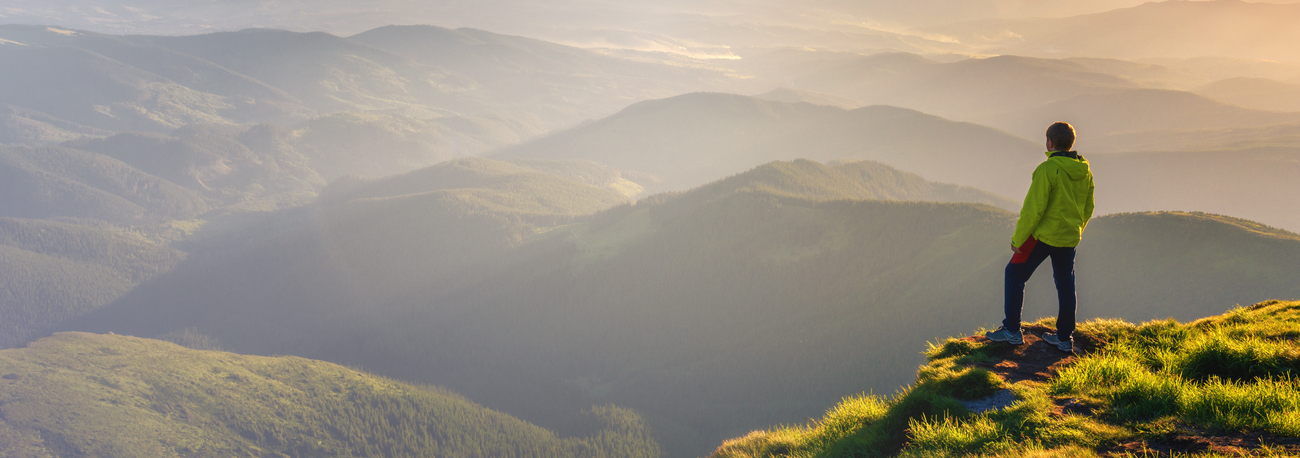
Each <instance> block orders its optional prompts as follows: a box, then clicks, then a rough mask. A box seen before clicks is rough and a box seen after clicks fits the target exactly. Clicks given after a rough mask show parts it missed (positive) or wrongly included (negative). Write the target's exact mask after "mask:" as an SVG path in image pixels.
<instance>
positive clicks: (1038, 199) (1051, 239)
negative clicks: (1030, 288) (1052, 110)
mask: <svg viewBox="0 0 1300 458" xmlns="http://www.w3.org/2000/svg"><path fill="white" fill-rule="evenodd" d="M1074 140H1075V130H1074V126H1071V125H1070V124H1069V123H1064V122H1058V123H1055V124H1052V125H1051V126H1050V127H1048V128H1047V153H1046V154H1047V160H1046V161H1044V162H1043V163H1042V164H1039V166H1038V168H1037V169H1035V170H1034V177H1033V183H1032V184H1030V185H1029V193H1028V194H1027V195H1026V196H1025V202H1024V205H1023V206H1022V207H1021V209H1020V219H1019V220H1018V221H1016V231H1015V233H1014V234H1013V235H1012V236H1011V251H1013V252H1014V253H1015V254H1014V255H1013V256H1012V257H1011V262H1009V263H1007V268H1006V280H1005V288H1006V291H1005V303H1004V304H1003V311H1004V312H1005V314H1006V318H1005V319H1003V320H1002V326H1001V327H999V328H998V329H997V330H995V331H993V332H989V333H987V334H985V337H988V338H989V340H992V341H995V342H1007V343H1011V344H1013V345H1020V344H1023V343H1024V337H1023V335H1022V334H1021V329H1020V312H1021V310H1022V309H1023V308H1024V302H1025V282H1026V281H1028V280H1029V277H1030V275H1033V273H1034V269H1037V268H1038V265H1039V264H1042V263H1043V261H1044V260H1046V259H1047V258H1051V259H1052V275H1053V277H1054V278H1055V280H1056V296H1057V299H1058V300H1059V301H1060V307H1061V308H1060V312H1059V314H1058V316H1057V318H1056V333H1055V334H1052V333H1045V334H1043V336H1042V338H1043V340H1044V341H1046V342H1047V343H1048V344H1051V345H1054V346H1055V347H1056V348H1058V349H1060V350H1062V351H1066V352H1070V353H1073V352H1074V338H1073V333H1074V326H1075V312H1076V308H1077V307H1078V305H1077V298H1076V295H1075V292H1074V251H1075V247H1077V246H1078V245H1079V241H1080V240H1081V239H1082V237H1083V230H1084V228H1086V227H1088V220H1089V219H1091V218H1092V210H1093V198H1092V193H1093V183H1092V170H1091V168H1090V167H1089V164H1088V161H1087V160H1086V159H1084V158H1083V156H1080V155H1079V153H1077V152H1075V151H1072V150H1071V149H1070V148H1072V147H1073V146H1074Z"/></svg>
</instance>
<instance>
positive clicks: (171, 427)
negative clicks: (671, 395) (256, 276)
mask: <svg viewBox="0 0 1300 458" xmlns="http://www.w3.org/2000/svg"><path fill="white" fill-rule="evenodd" d="M159 361H166V362H167V363H166V364H159ZM0 373H3V374H4V375H3V376H2V377H3V378H0V399H2V400H3V403H4V416H3V417H0V450H2V451H3V452H4V454H5V456H9V457H15V458H28V457H31V458H37V457H48V456H108V455H113V456H133V457H171V456H229V455H242V456H294V455H313V456H380V455H382V456H391V457H420V456H432V455H437V456H448V457H472V456H499V457H542V456H555V457H575V458H576V457H592V458H594V457H606V456H627V457H644V458H653V457H656V456H659V450H658V445H657V444H656V443H655V441H654V439H653V438H652V437H651V435H650V433H649V432H648V430H647V429H646V428H645V425H644V422H643V421H642V420H641V419H640V418H639V417H638V416H637V415H636V414H635V413H633V412H629V411H627V410H626V409H620V408H618V407H614V406H604V407H593V408H591V409H589V410H588V411H586V412H585V416H586V417H587V420H588V423H589V426H590V427H589V430H588V431H587V432H586V433H587V435H586V436H585V437H559V436H557V435H556V434H554V433H553V432H551V431H547V430H545V429H542V428H539V427H537V426H534V425H531V424H528V423H526V422H523V421H521V420H519V419H516V418H514V417H511V416H509V415H506V414H503V413H500V412H495V411H492V410H489V409H486V408H483V407H481V406H479V405H476V404H474V403H472V402H470V401H468V400H466V399H464V398H462V397H460V396H457V395H456V394H453V393H450V392H448V391H446V390H442V389H438V388H434V387H428V386H419V385H412V384H407V383H400V382H397V381H393V380H388V379H384V378H381V377H376V376H373V375H369V374H365V373H361V372H358V371H355V370H352V369H348V368H345V367H342V366H338V365H334V364H329V363H324V362H320V361H311V360H305V359H302V358H295V357H274V358H269V357H257V356H244V355H237V354H233V353H224V352H216V351H198V350H190V349H187V348H182V347H180V346H177V345H174V344H171V343H167V342H161V341H156V340H148V339H140V338H134V337H125V336H113V335H94V334H84V333H58V334H55V335H53V336H50V337H45V338H42V339H39V340H36V341H34V342H31V343H30V344H29V345H27V346H26V347H24V348H14V349H8V350H0Z"/></svg>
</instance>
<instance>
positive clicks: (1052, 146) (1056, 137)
mask: <svg viewBox="0 0 1300 458" xmlns="http://www.w3.org/2000/svg"><path fill="white" fill-rule="evenodd" d="M1073 147H1074V126H1071V125H1070V123H1068V122H1058V123H1055V124H1052V125H1051V126H1048V128H1047V150H1048V151H1069V150H1070V148H1073Z"/></svg>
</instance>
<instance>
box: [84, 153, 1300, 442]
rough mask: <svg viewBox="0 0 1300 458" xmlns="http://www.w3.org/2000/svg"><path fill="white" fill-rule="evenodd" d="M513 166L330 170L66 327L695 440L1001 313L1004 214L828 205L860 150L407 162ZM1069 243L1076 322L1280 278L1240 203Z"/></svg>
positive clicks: (888, 371) (850, 181) (1108, 224)
mask: <svg viewBox="0 0 1300 458" xmlns="http://www.w3.org/2000/svg"><path fill="white" fill-rule="evenodd" d="M516 167H518V164H514V165H510V164H503V163H499V162H492V161H481V160H479V162H453V163H450V164H446V165H444V166H443V167H442V168H434V169H429V170H427V171H421V172H417V173H416V174H413V175H411V176H410V177H408V178H394V179H390V180H392V181H388V182H386V183H385V182H379V183H371V182H364V181H363V182H359V183H354V184H353V185H348V184H346V183H344V184H341V185H340V186H343V187H341V188H339V189H337V190H334V191H331V190H329V189H327V192H326V193H325V196H331V195H335V196H337V197H334V198H327V199H325V202H323V203H322V205H321V207H320V209H319V210H317V211H316V212H315V213H313V214H312V216H311V219H310V220H309V221H307V222H304V223H303V224H304V226H303V227H302V228H301V229H299V230H296V231H288V232H282V235H273V234H272V235H266V236H264V237H263V238H262V239H261V240H257V241H254V243H246V244H245V248H244V249H242V250H238V251H231V252H228V253H226V254H224V255H222V256H208V257H204V258H203V259H200V258H199V257H197V256H196V257H194V258H192V259H191V260H189V261H187V262H186V263H185V265H182V266H180V267H178V268H177V269H175V270H173V271H172V272H171V273H168V274H166V275H165V276H163V277H162V278H159V279H158V280H156V281H154V282H150V283H149V284H148V285H145V287H142V288H139V289H137V290H135V291H133V292H132V293H131V294H129V295H128V296H127V297H125V298H123V299H122V300H120V301H118V302H117V303H115V304H113V305H112V306H110V307H107V308H103V309H100V310H98V311H96V312H94V313H92V314H90V315H87V316H85V317H83V318H80V319H76V320H73V321H71V322H69V323H67V324H65V325H64V326H63V327H62V329H68V330H89V331H96V332H107V331H112V332H117V333H125V334H131V335H141V336H158V335H163V334H166V333H170V332H175V331H177V330H183V329H190V328H193V329H194V330H195V332H198V333H202V334H204V335H208V336H212V337H213V338H215V339H217V340H218V341H220V342H221V343H222V344H223V345H228V346H230V348H231V349H233V350H236V351H240V352H248V353H278V354H285V353H287V354H296V355H300V356H305V357H311V358H319V359H325V360H330V361H334V362H339V363H344V364H350V365H356V366H359V367H364V368H366V369H367V370H371V371H375V372H377V373H381V374H384V375H388V376H393V377H399V378H402V379H405V380H419V381H424V382H429V383H437V384H439V385H443V386H447V387H449V388H451V389H453V390H456V391H457V392H460V393H463V394H465V395H466V396H468V397H469V398H470V399H474V400H476V401H477V402H481V403H483V404H484V405H487V406H488V407H491V408H494V409H499V410H502V411H506V412H510V413H511V414H512V415H517V416H520V417H521V418H524V419H526V420H528V421H532V422H535V423H538V424H541V425H543V426H547V427H552V428H559V429H561V430H563V428H565V425H568V424H571V423H572V422H574V421H576V420H574V419H573V418H572V417H571V416H569V415H570V414H571V413H572V412H575V411H577V409H580V408H582V407H585V406H590V405H592V404H601V403H607V402H613V403H616V404H618V405H623V406H628V407H631V408H634V409H636V410H637V411H639V412H641V413H642V414H644V415H645V416H646V419H647V421H648V422H649V423H650V425H651V426H652V427H653V428H654V429H655V431H657V434H659V437H661V438H662V439H663V444H664V447H665V452H666V453H667V454H668V455H669V456H691V455H698V454H700V453H704V452H705V451H707V449H708V448H711V447H713V446H715V445H716V444H717V443H718V442H719V441H721V440H722V439H723V438H726V437H733V436H736V435H739V434H742V433H744V432H747V431H750V430H752V429H754V428H756V427H763V426H766V425H771V424H779V423H790V422H794V421H800V419H802V418H805V417H808V416H812V415H814V414H816V413H817V412H819V411H821V409H823V408H824V407H825V406H826V405H829V404H831V403H833V402H834V401H836V400H838V399H840V397H841V396H843V395H844V393H853V392H863V391H877V392H889V391H892V390H894V389H895V388H896V387H898V386H900V385H901V384H903V383H906V382H907V381H908V379H907V378H906V377H905V374H907V373H908V371H909V370H910V369H912V368H914V367H915V365H916V364H917V363H918V362H920V359H919V357H914V356H909V355H914V353H913V349H914V348H917V347H918V346H920V345H922V344H923V343H924V342H925V340H926V339H929V338H930V337H929V336H933V335H945V334H953V333H957V332H962V330H965V329H969V328H970V327H971V326H972V325H976V324H992V323H994V322H996V320H998V319H1000V313H1001V312H1000V307H1001V306H1000V301H1001V297H1002V291H1001V289H1002V286H1001V268H1002V265H1003V264H1004V263H1005V262H1006V259H1007V258H1006V256H1007V254H1006V253H1005V251H1006V250H1005V248H1004V246H1005V245H1006V242H1005V240H1006V237H1008V234H1009V233H1010V232H1011V228H1012V225H1013V224H1014V221H1015V215H1014V214H1012V213H1010V212H1007V211H1005V210H1000V209H997V208H994V207H991V206H988V205H981V204H969V203H933V202H907V201H882V200H842V199H844V197H845V196H849V197H854V198H863V197H889V196H879V195H870V194H872V193H873V192H876V191H872V189H873V188H877V189H886V190H888V189H889V187H888V186H885V183H888V181H881V182H876V183H874V184H873V183H872V181H874V180H885V179H888V178H889V177H891V176H892V177H895V178H897V177H899V176H900V175H898V174H897V173H896V172H889V171H888V170H884V171H883V172H889V173H883V172H882V171H880V170H875V173H871V172H870V171H872V170H873V168H874V167H877V166H876V165H874V164H870V163H850V164H842V165H838V166H835V167H825V166H818V165H816V164H812V163H808V162H802V161H801V162H795V163H775V164H769V165H765V166H763V167H759V168H757V169H755V170H753V171H750V172H748V173H745V174H740V175H737V176H733V177H731V178H728V179H726V180H722V181H720V182H717V183H714V184H711V185H709V186H705V187H701V188H698V189H695V190H693V191H689V192H684V193H669V194H660V195H656V196H652V197H649V198H646V199H643V200H641V201H639V202H638V203H637V204H635V205H621V206H616V207H614V208H611V209H609V210H605V211H603V212H600V213H597V214H595V215H592V216H590V217H579V216H580V214H581V212H587V211H591V210H590V208H582V209H573V210H571V211H565V210H563V209H561V208H559V207H552V206H548V205H547V204H546V202H548V201H550V200H549V199H545V198H544V196H545V195H544V194H543V195H538V196H536V197H533V198H526V197H525V196H523V195H522V194H526V193H534V192H536V190H530V189H529V188H530V186H532V185H523V184H510V185H505V184H491V185H483V184H480V185H479V186H488V187H486V188H478V189H475V188H457V189H447V190H436V191H432V192H423V193H422V192H421V191H422V190H423V189H422V188H420V187H419V185H425V186H428V184H429V183H435V182H436V181H435V179H433V178H428V179H423V178H422V177H424V176H426V175H425V174H427V176H430V177H435V176H436V177H444V178H441V179H442V180H447V182H449V183H455V182H456V181H455V179H453V178H454V177H456V176H466V175H467V174H468V176H471V177H473V176H475V175H477V176H479V177H483V178H476V179H474V181H477V182H479V183H483V182H484V181H486V182H488V183H500V182H497V181H495V180H496V179H495V178H493V179H490V180H487V179H486V178H488V177H491V175H492V174H501V175H502V176H504V177H507V178H509V180H507V181H506V183H533V182H535V183H537V186H542V189H560V188H557V187H555V186H553V185H543V184H542V183H543V182H541V181H535V180H540V179H542V178H541V177H536V176H534V175H531V174H528V173H523V174H517V173H501V171H510V170H514V169H515V168H516ZM474 168H482V169H484V170H497V171H498V172H492V173H487V172H474V171H473V170H467V169H474ZM854 180H859V181H858V182H855V181H854ZM903 183H906V180H904V181H901V182H896V185H898V184H903ZM435 186H436V185H435ZM457 186H459V185H457ZM367 189H370V190H369V191H367ZM512 189H519V191H518V192H517V193H515V191H512ZM576 189H589V192H593V193H594V192H595V191H594V189H596V188H581V187H579V188H576ZM936 189H942V187H939V186H935V187H932V188H929V189H926V188H923V187H922V188H917V191H920V192H922V197H923V198H933V195H934V190H936ZM948 189H951V188H948ZM335 192H337V194H335ZM611 192H613V191H612V190H611ZM890 192H895V193H897V194H894V195H895V196H906V195H909V194H908V191H905V190H900V189H894V190H890ZM512 193H515V194H514V195H513V196H511V194H512ZM492 199H496V200H492ZM570 199H571V198H567V199H565V200H570ZM484 200H489V201H490V202H488V203H484ZM591 202H593V203H595V202H597V201H594V200H593V201H591ZM605 205H607V204H605ZM529 208H534V209H540V210H532V211H528V210H526V209H529ZM512 209H514V210H512ZM542 210H544V211H542ZM1085 243H1086V245H1085V246H1084V247H1083V248H1082V249H1081V251H1080V255H1079V267H1078V270H1079V274H1078V275H1079V278H1081V282H1080V290H1079V295H1080V298H1081V302H1080V303H1081V314H1082V315H1081V316H1083V317H1095V316H1119V317H1123V318H1126V319H1131V320H1142V319H1150V318H1160V317H1165V316H1169V315H1173V316H1175V317H1179V318H1187V317H1195V316H1199V315H1204V314H1207V313H1214V312H1216V311H1221V310H1222V304H1225V303H1251V302H1252V301H1258V300H1261V299H1262V298H1266V297H1292V296H1296V295H1300V289H1297V286H1296V284H1295V283H1294V281H1292V280H1293V279H1294V275H1295V273H1296V272H1298V271H1300V264H1297V259H1300V237H1298V236H1296V235H1295V234H1293V233H1289V232H1285V231H1279V230H1276V229H1272V228H1268V227H1266V226H1262V225H1258V224H1255V223H1251V222H1248V221H1243V220H1238V219H1233V218H1226V217H1219V216H1214V215H1206V214H1194V213H1154V214H1147V213H1142V214H1125V215H1115V216H1107V217H1102V218H1098V219H1096V220H1095V221H1094V222H1093V223H1092V224H1091V225H1090V226H1089V229H1088V234H1087V237H1086V241H1085ZM1049 278H1050V276H1049V275H1046V274H1040V275H1039V276H1038V279H1037V280H1035V281H1034V282H1033V283H1032V285H1031V287H1030V292H1029V297H1030V303H1029V305H1028V306H1027V312H1026V313H1027V315H1029V316H1034V315H1043V314H1049V313H1053V312H1054V306H1052V305H1051V304H1048V303H1045V302H1047V301H1048V300H1049V298H1051V297H1054V295H1053V294H1052V293H1051V292H1050V291H1051V290H1050V288H1051V287H1050V280H1049ZM1162 282H1163V283H1162ZM1152 284H1169V285H1172V286H1171V287H1170V288H1167V289H1165V288H1152V287H1151V285H1152ZM1135 297H1136V298H1142V299H1143V301H1142V302H1135V301H1134V299H1133V298H1135ZM178 304H179V305H178Z"/></svg>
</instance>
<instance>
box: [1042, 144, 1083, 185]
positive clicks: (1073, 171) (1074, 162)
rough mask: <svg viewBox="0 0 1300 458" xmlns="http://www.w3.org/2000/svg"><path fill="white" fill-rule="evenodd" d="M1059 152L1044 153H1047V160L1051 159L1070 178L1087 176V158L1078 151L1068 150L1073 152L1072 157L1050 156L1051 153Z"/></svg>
mask: <svg viewBox="0 0 1300 458" xmlns="http://www.w3.org/2000/svg"><path fill="white" fill-rule="evenodd" d="M1059 152H1060V151H1048V152H1046V153H1044V154H1046V155H1047V158H1048V159H1047V160H1049V161H1052V163H1053V164H1056V166H1057V167H1060V168H1061V170H1064V171H1065V175H1066V176H1068V177H1070V179H1071V180H1082V179H1084V178H1087V177H1088V174H1089V172H1090V171H1091V167H1090V166H1089V165H1088V160H1087V159H1084V158H1083V156H1082V155H1079V153H1077V152H1074V151H1069V153H1074V155H1075V157H1073V158H1071V157H1066V156H1056V157H1052V153H1059Z"/></svg>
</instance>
